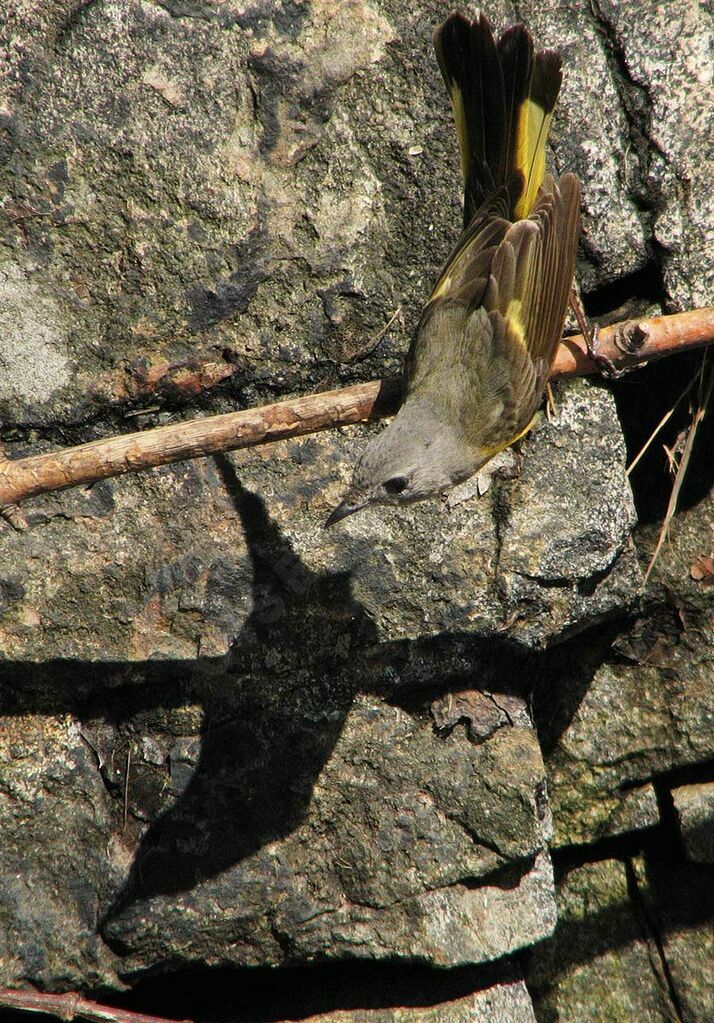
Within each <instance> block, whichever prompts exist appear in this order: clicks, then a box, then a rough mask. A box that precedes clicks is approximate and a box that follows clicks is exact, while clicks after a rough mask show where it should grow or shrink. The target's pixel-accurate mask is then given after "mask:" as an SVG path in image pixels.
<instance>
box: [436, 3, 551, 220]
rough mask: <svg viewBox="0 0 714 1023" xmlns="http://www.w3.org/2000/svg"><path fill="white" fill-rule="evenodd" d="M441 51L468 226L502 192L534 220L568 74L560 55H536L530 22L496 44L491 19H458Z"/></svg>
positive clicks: (447, 28)
mask: <svg viewBox="0 0 714 1023" xmlns="http://www.w3.org/2000/svg"><path fill="white" fill-rule="evenodd" d="M434 48H435V50H436V56H437V60H438V62H439V67H440V68H441V73H442V75H443V78H444V82H445V83H446V88H447V90H448V92H449V96H450V99H451V105H452V108H453V111H454V118H455V121H456V132H457V135H458V138H459V148H460V151H461V172H462V177H463V181H464V226H466V225H468V223H469V222H470V221H471V219H472V217H473V215H474V213H475V212H476V211H477V210H478V208H479V206H481V204H482V203H483V202H485V201H486V200H487V199H488V198H489V196H490V195H491V194H492V193H493V192H494V191H495V190H496V189H498V188H500V187H506V188H507V189H508V193H509V197H510V207H511V208H510V214H511V217H512V218H513V219H522V218H524V217H527V216H528V215H529V213H530V211H531V210H532V208H533V205H534V203H535V200H536V196H537V194H538V189H539V188H540V185H541V183H542V181H543V176H544V173H545V143H546V139H547V137H548V129H549V127H550V120H551V116H552V113H553V108H554V106H555V101H556V99H557V96H558V91H559V89H560V83H561V79H562V71H561V64H560V57H559V55H558V53H557V52H556V51H555V50H541V51H539V52H538V53H535V52H534V48H533V40H532V38H531V35H530V33H529V32H528V30H527V29H526V28H525V26H524V25H514V26H513V27H512V28H509V29H507V30H506V31H505V32H504V33H503V34H502V35H501V37H500V39H499V40H498V43H496V41H495V40H494V36H493V29H492V27H491V24H490V22H489V20H488V18H487V17H486V16H485V15H484V14H483V13H479V14H477V15H476V17H475V18H474V20H473V21H469V19H468V18H465V17H464V16H463V15H462V14H459V13H454V14H451V15H450V16H449V17H448V18H447V19H446V21H445V22H444V23H443V24H442V25H440V26H439V27H438V28H437V29H436V31H435V33H434Z"/></svg>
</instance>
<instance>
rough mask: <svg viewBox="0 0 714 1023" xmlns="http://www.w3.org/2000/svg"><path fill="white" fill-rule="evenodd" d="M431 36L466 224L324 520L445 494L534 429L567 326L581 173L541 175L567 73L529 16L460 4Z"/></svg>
mask: <svg viewBox="0 0 714 1023" xmlns="http://www.w3.org/2000/svg"><path fill="white" fill-rule="evenodd" d="M434 47H435V49H436V57H437V60H438V62H439V67H440V68H441V73H442V75H443V77H444V81H445V83H446V88H447V89H448V92H449V96H450V98H451V106H452V108H453V111H454V118H455V120H456V131H457V134H458V138H459V148H460V151H461V172H462V177H463V182H464V229H463V232H462V234H461V237H460V238H459V240H458V242H457V243H456V246H455V248H454V249H453V251H452V253H451V255H450V256H449V258H448V259H447V261H446V265H445V267H444V269H443V271H442V273H441V276H440V277H439V280H438V281H437V283H436V287H435V288H434V290H433V292H432V294H431V297H430V299H429V301H428V303H427V305H426V308H425V309H424V311H423V313H422V315H421V319H420V321H419V325H418V327H417V329H416V333H415V335H414V338H413V340H412V344H411V347H410V349H409V353H408V355H407V359H406V364H405V370H404V400H403V403H402V406H401V408H400V410H399V412H398V413H397V415H396V417H395V418H394V419H393V420H392V422H391V423H390V424H389V425H388V426H387V427H386V429H384V430H383V431H382V432H381V433H379V434H377V435H376V436H375V437H374V438H373V440H372V441H371V442H370V443H369V445H368V446H367V448H366V449H365V451H364V452H363V454H362V456H361V457H360V459H359V461H358V463H357V466H356V468H355V471H354V475H353V479H352V483H351V485H350V488H349V490H348V492H347V494H346V495H345V498H344V500H343V501H342V503H341V504H340V505H339V506H338V507H337V508H336V509H335V510H334V511H333V513H332V514H331V515H330V517H329V519H328V520H327V523H326V525H331V524H332V523H333V522H337V521H339V520H340V519H342V518H344V517H345V516H346V515H351V514H352V513H353V512H356V511H359V510H360V509H361V508H364V507H366V506H367V505H369V504H375V503H379V504H405V503H407V502H411V501H417V500H420V499H422V498H425V497H428V496H430V495H432V494H438V493H442V492H443V491H445V490H447V489H448V488H449V487H451V486H453V485H454V484H456V483H459V482H461V481H463V480H465V479H467V478H468V477H469V476H471V475H472V474H473V473H475V472H476V471H477V470H478V469H479V468H480V467H481V466H482V465H484V464H485V463H486V462H487V461H488V460H489V459H490V458H492V457H493V455H495V454H496V453H497V452H498V451H500V450H502V449H503V448H505V447H507V446H508V445H509V444H512V443H513V442H514V441H515V440H517V439H518V438H519V437H521V436H522V435H523V434H524V433H526V432H527V430H528V428H529V426H530V424H531V422H532V420H533V417H534V415H535V413H536V410H537V408H538V405H539V403H540V401H541V398H542V395H543V391H544V388H545V385H546V383H547V380H548V374H549V371H550V367H551V363H552V361H553V358H554V355H555V351H556V348H557V346H558V342H559V340H560V337H561V332H562V329H563V321H564V319H565V311H566V306H567V302H568V296H569V293H570V289H571V285H572V280H573V268H574V263H575V249H576V245H577V239H578V232H579V183H578V179H577V178H576V177H575V176H574V175H573V174H564V175H563V176H562V177H561V178H559V179H558V180H557V181H556V180H554V179H553V178H552V177H551V175H550V174H546V172H545V144H546V139H547V137H548V128H549V126H550V120H551V116H552V113H553V108H554V106H555V101H556V98H557V96H558V91H559V89H560V84H561V80H562V69H561V61H560V56H559V54H558V53H557V51H555V50H541V51H539V52H537V53H536V52H535V51H534V47H533V39H532V37H531V35H530V33H529V32H528V30H527V29H526V27H525V26H524V25H513V26H512V27H511V28H509V29H507V30H506V31H505V32H503V34H502V35H501V37H500V38H499V39H498V41H497V42H496V40H495V39H494V35H493V29H492V27H491V24H490V22H489V21H488V18H486V16H485V15H484V14H482V13H478V14H477V15H476V17H475V18H474V19H473V21H470V20H469V19H468V18H465V17H464V16H463V15H462V14H458V13H455V14H452V15H450V16H449V17H448V18H447V19H446V21H445V22H444V23H443V24H442V25H440V26H439V27H438V28H437V29H436V31H435V33H434Z"/></svg>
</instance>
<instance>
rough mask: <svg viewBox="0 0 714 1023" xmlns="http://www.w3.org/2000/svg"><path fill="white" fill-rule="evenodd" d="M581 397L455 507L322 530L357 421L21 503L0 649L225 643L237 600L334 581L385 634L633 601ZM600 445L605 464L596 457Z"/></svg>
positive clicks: (178, 647)
mask: <svg viewBox="0 0 714 1023" xmlns="http://www.w3.org/2000/svg"><path fill="white" fill-rule="evenodd" d="M594 394H595V397H594V399H593V398H592V397H591V389H589V388H588V387H587V386H583V385H575V386H572V385H571V386H569V387H568V388H564V389H563V390H562V392H561V395H562V409H561V413H560V418H559V420H558V422H557V423H553V424H550V425H548V426H544V427H543V428H542V429H541V430H539V431H538V432H537V434H536V435H535V436H534V438H533V440H532V441H529V442H527V444H526V446H525V454H524V476H523V477H522V479H520V480H517V481H503V482H501V483H499V484H497V485H496V486H494V487H492V488H491V490H490V491H489V493H488V494H486V495H485V496H484V497H483V498H480V499H479V498H475V499H474V500H472V501H468V502H465V503H463V504H461V505H459V507H458V508H456V509H452V510H451V511H445V510H444V509H443V508H442V507H441V505H440V502H439V501H438V500H436V501H432V502H430V503H427V504H424V505H421V506H419V507H414V508H411V509H406V510H404V511H398V510H396V509H379V508H376V509H372V510H369V511H366V512H365V513H364V514H362V515H360V516H358V517H356V519H355V520H354V521H353V520H348V522H347V523H346V525H344V526H341V527H337V528H336V529H333V530H331V531H330V532H329V533H327V534H326V533H325V531H324V530H323V529H322V522H323V521H324V518H325V516H326V513H327V510H328V509H329V508H330V507H331V506H332V505H334V504H335V503H336V501H337V499H338V494H339V493H340V490H341V488H342V487H343V486H344V484H345V482H346V480H347V477H348V475H349V473H350V469H351V465H352V464H353V461H354V459H355V458H356V456H357V453H358V451H359V449H360V447H361V446H362V444H363V443H364V431H363V430H359V431H358V430H357V429H355V430H353V431H350V435H349V436H328V435H323V436H320V437H315V438H308V439H305V440H302V441H296V442H291V443H289V444H288V443H287V442H286V443H284V444H280V445H272V447H271V448H270V449H269V450H268V449H267V448H266V449H262V450H260V451H258V452H243V453H240V454H239V455H234V456H230V457H229V456H226V457H225V458H223V459H221V462H220V465H219V471H218V472H216V468H215V466H214V464H213V463H211V462H209V461H202V462H193V463H185V464H183V465H180V466H174V467H166V468H164V469H160V470H157V471H155V472H152V473H150V474H146V475H144V476H142V477H140V478H135V479H134V478H131V479H130V478H126V479H123V480H120V481H106V482H104V483H101V484H98V485H97V486H95V487H93V488H92V490H91V491H85V492H82V491H72V492H69V493H67V494H60V495H50V496H48V497H46V498H41V499H39V498H38V499H36V500H35V501H33V502H28V505H27V515H28V519H29V521H30V523H31V525H32V527H33V528H32V529H31V530H30V531H29V532H28V533H25V534H17V533H12V532H10V531H5V532H4V533H3V534H2V536H0V587H3V586H4V589H5V591H6V593H7V603H6V606H5V608H0V651H2V654H3V655H4V657H5V658H8V659H13V660H43V659H48V658H52V657H70V656H72V657H81V658H83V659H85V660H92V659H95V658H96V659H105V658H107V657H112V658H114V659H122V660H130V661H140V660H145V659H155V658H157V657H163V658H171V659H177V660H192V659H193V658H194V657H195V656H196V653H197V652H200V653H201V654H202V655H204V656H221V655H224V654H226V653H227V652H228V650H229V649H230V648H231V645H232V644H233V643H234V642H235V641H237V639H238V637H239V636H240V633H241V629H242V628H243V627H244V624H245V622H246V620H247V618H248V615H249V614H250V613H251V611H253V612H258V613H260V614H261V615H263V617H265V616H268V617H270V616H272V615H278V616H279V615H280V614H282V612H281V610H280V607H279V606H278V605H279V604H280V603H281V602H284V600H285V595H281V594H280V592H278V591H280V590H284V591H286V593H287V596H288V597H289V599H291V600H295V599H298V598H300V597H303V598H304V599H306V600H308V602H309V597H310V595H311V594H312V593H313V592H314V591H315V589H316V588H317V589H321V590H324V589H325V588H328V587H329V586H330V585H339V586H340V587H341V588H344V590H345V592H347V590H348V589H349V590H350V591H351V594H352V598H351V599H352V600H354V601H355V602H356V603H357V604H358V605H359V606H360V607H361V608H362V612H361V613H362V615H363V616H365V617H366V618H368V619H369V620H370V622H371V623H373V628H374V629H375V630H376V634H377V636H378V637H379V640H380V641H381V642H394V641H397V640H411V641H413V640H418V639H419V638H422V637H429V636H434V635H436V634H450V635H464V634H471V635H476V636H478V635H481V636H500V635H502V634H503V633H504V631H505V630H506V629H507V630H508V631H509V633H510V635H511V636H512V638H514V639H517V640H521V641H523V642H524V643H526V644H528V645H535V646H539V645H542V644H544V643H545V642H546V641H547V640H552V639H553V638H559V637H561V636H563V635H564V634H568V633H572V632H574V631H579V630H581V629H583V628H586V627H587V626H588V625H592V624H594V623H597V622H599V621H600V620H602V619H603V618H607V617H609V616H611V615H613V614H615V613H617V612H619V611H622V610H624V609H626V608H627V607H629V606H630V605H631V603H632V601H633V600H634V599H635V597H636V594H637V593H638V591H639V587H640V583H641V576H640V572H639V568H638V566H637V563H636V559H635V557H634V552H633V548H632V544H631V541H630V539H629V530H630V528H631V526H632V521H633V520H632V503H631V497H630V492H629V488H628V486H627V482H626V479H625V476H624V471H623V462H622V457H623V451H622V442H621V439H620V436H619V428H618V425H617V419H616V416H615V409H614V404H613V402H612V399H611V398H610V397H609V396H608V395H607V393H606V392H605V391H595V392H594ZM593 417H595V418H593ZM608 449H611V450H610V456H609V457H610V458H612V456H613V454H614V455H616V456H617V457H618V460H617V461H610V462H609V467H608V468H607V469H605V462H606V461H607V455H606V454H605V453H606V452H607V451H608ZM531 463H532V466H531ZM239 478H240V483H239V482H238V479H239ZM595 479H598V481H599V482H598V485H597V487H593V481H594V480H595ZM242 487H245V488H246V491H243V490H242V489H241V488H242ZM248 491H253V492H254V493H256V494H257V493H260V494H261V497H260V498H258V497H252V495H251V494H250V493H248ZM565 493H567V495H568V507H569V514H568V515H567V516H563V515H562V514H561V512H560V507H561V501H562V498H563V495H564V494H565ZM262 501H264V502H265V505H266V507H263V505H262ZM507 507H512V511H507V510H505V509H506V508H507ZM266 508H269V514H270V517H271V519H274V524H273V525H272V526H271V527H270V529H268V532H267V533H266V535H265V536H264V537H259V538H258V539H255V538H254V536H253V534H254V533H255V532H256V531H255V530H254V529H253V530H252V527H251V521H250V517H252V518H253V519H255V520H256V521H261V520H264V519H266V518H267V514H268V513H267V511H266ZM501 519H503V520H504V525H503V536H502V538H499V525H498V523H499V521H500V520H501ZM266 528H267V527H263V526H261V527H260V529H263V530H265V529H266ZM260 529H259V530H258V532H260ZM534 530H537V531H538V532H540V531H541V530H543V531H544V535H545V537H546V541H545V547H542V546H541V545H540V544H538V543H536V542H535V540H534ZM256 544H257V547H258V548H260V550H262V551H264V552H265V553H264V555H263V557H264V558H265V556H266V555H267V557H268V560H269V561H271V562H272V563H273V569H272V573H271V574H272V578H273V582H272V583H270V584H266V583H265V582H264V581H261V582H257V581H256V579H255V573H254V569H253V564H252V562H253V559H254V557H255V556H256V551H255V549H254V548H255V547H256ZM559 550H561V551H563V552H564V553H563V555H562V556H560V560H558V559H559V555H558V553H557V552H558V551H559ZM566 554H567V556H568V557H569V558H570V561H569V562H568V560H567V559H566ZM568 573H570V574H569V576H568ZM330 580H332V582H330ZM554 583H555V584H554ZM266 586H267V588H266ZM90 595H91V600H90V599H89V597H90ZM275 601H277V603H276V604H275V606H269V605H270V604H271V602H275ZM341 613H342V612H341V610H340V609H339V607H337V606H334V607H329V606H322V607H321V614H328V615H333V616H334V615H336V616H337V617H339V616H340V615H341ZM315 641H316V642H317V643H318V644H320V643H321V642H322V640H321V638H320V633H319V632H317V633H316V634H315Z"/></svg>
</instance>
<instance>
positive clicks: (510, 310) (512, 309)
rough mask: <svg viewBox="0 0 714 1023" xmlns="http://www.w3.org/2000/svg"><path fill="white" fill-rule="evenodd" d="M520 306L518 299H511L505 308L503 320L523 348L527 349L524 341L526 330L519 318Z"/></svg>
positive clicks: (521, 319)
mask: <svg viewBox="0 0 714 1023" xmlns="http://www.w3.org/2000/svg"><path fill="white" fill-rule="evenodd" d="M521 305H522V303H521V300H520V298H512V299H511V301H510V302H509V303H508V305H507V306H506V312H505V320H506V322H507V324H508V327H509V330H510V331H511V333H512V334H515V336H516V337H517V338H518V341H519V342H520V343H521V344H522V345H523V347H524V348H527V347H528V342H527V341H526V330H525V325H524V323H523V318H522V316H521Z"/></svg>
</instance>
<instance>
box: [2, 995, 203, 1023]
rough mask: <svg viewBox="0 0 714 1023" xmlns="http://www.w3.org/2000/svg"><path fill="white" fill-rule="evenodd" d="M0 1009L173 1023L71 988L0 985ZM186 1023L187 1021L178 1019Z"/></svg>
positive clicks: (113, 1021) (116, 1022)
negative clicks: (55, 991) (23, 988)
mask: <svg viewBox="0 0 714 1023" xmlns="http://www.w3.org/2000/svg"><path fill="white" fill-rule="evenodd" d="M0 1008H4V1009H15V1010H16V1011H20V1012H42V1013H46V1014H47V1015H48V1016H56V1017H57V1018H58V1019H62V1020H67V1021H70V1020H75V1019H85V1020H90V1021H91V1023H173V1021H171V1020H167V1019H165V1018H164V1017H163V1016H147V1015H145V1014H144V1013H143V1012H129V1011H128V1010H127V1009H115V1008H114V1006H113V1005H100V1004H99V1003H98V1002H90V1001H89V999H87V998H82V997H81V996H80V995H78V994H76V993H75V992H73V991H71V992H69V993H67V994H64V995H53V994H43V993H41V992H39V991H13V990H11V989H10V988H0ZM182 1023H189V1021H186V1020H184V1021H182Z"/></svg>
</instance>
